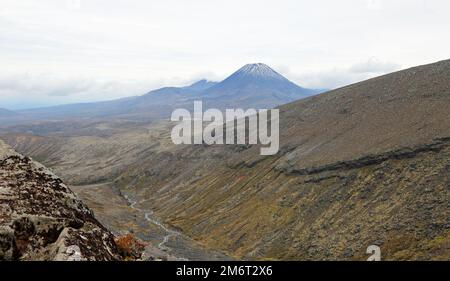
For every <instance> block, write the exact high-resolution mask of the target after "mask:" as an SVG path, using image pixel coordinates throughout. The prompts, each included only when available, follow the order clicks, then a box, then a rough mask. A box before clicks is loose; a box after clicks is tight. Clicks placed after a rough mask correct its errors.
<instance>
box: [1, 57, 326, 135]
mask: <svg viewBox="0 0 450 281" xmlns="http://www.w3.org/2000/svg"><path fill="white" fill-rule="evenodd" d="M318 92H320V91H318V90H311V89H305V88H301V87H299V86H297V85H296V84H294V83H292V82H291V81H289V80H287V79H286V78H284V77H283V76H281V75H280V74H278V73H277V72H275V71H274V70H273V69H271V68H270V67H268V66H267V65H264V64H261V63H259V64H248V65H245V66H244V67H242V68H241V69H239V70H238V71H236V72H235V73H233V74H232V75H231V76H230V77H228V78H227V79H225V80H224V81H222V82H220V83H216V82H209V81H206V80H200V81H198V82H196V83H194V84H192V85H189V86H186V87H165V88H161V89H157V90H154V91H151V92H149V93H147V94H145V95H142V96H135V97H128V98H123V99H118V100H111V101H104V102H95V103H80V104H69V105H61V106H53V107H47V108H37V109H29V110H20V111H19V113H20V114H19V115H15V116H14V115H4V116H2V114H1V111H0V118H1V119H0V121H1V122H0V127H7V126H9V125H17V124H27V125H29V124H30V123H33V122H35V123H38V124H39V123H42V122H44V121H45V122H49V121H50V122H51V123H53V125H55V124H54V123H55V121H67V120H74V119H77V120H78V121H80V119H81V120H84V121H88V122H89V121H91V122H92V120H102V121H105V120H111V119H112V118H115V119H121V120H135V121H136V120H137V121H155V120H160V119H164V118H169V117H170V115H171V113H172V111H173V110H174V109H176V108H188V109H189V108H192V107H193V103H194V100H199V99H202V100H204V102H205V103H206V104H208V105H210V106H214V107H217V108H220V109H224V108H228V107H230V106H236V105H239V107H242V108H250V107H252V108H254V107H257V108H272V107H274V106H277V105H281V104H285V103H287V102H291V101H294V100H298V99H300V98H304V97H307V96H310V95H313V94H316V93H318ZM2 117H3V118H2ZM63 123H64V122H63ZM44 124H45V125H48V124H46V123H44ZM64 124H66V123H64Z"/></svg>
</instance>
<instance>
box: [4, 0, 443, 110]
mask: <svg viewBox="0 0 450 281" xmlns="http://www.w3.org/2000/svg"><path fill="white" fill-rule="evenodd" d="M0 3H1V5H2V9H1V10H0V22H1V24H0V42H1V44H2V48H1V49H0V62H1V63H2V65H4V66H7V68H6V69H4V70H3V71H2V72H1V73H0V108H8V109H12V110H18V109H25V108H34V107H45V106H52V105H58V104H70V103H80V102H94V101H102V100H112V99H117V98H122V97H128V96H136V95H142V94H145V93H147V92H149V91H150V90H154V89H158V88H160V87H164V86H186V85H189V84H191V83H193V82H195V81H197V80H201V79H207V80H210V81H221V80H222V79H224V78H225V77H227V76H228V75H230V74H231V73H232V72H234V71H236V70H237V69H238V68H240V67H242V66H243V65H244V64H247V63H255V62H263V63H266V64H267V65H269V66H271V67H272V68H274V69H275V70H276V71H277V72H279V73H280V74H282V75H284V76H285V77H286V78H288V79H289V80H291V81H293V82H294V83H296V84H298V85H300V86H302V87H306V88H325V89H333V88H337V87H341V86H344V85H348V84H351V83H354V82H359V81H362V80H365V79H368V78H372V77H374V76H379V75H382V74H386V73H390V72H393V71H396V70H401V69H405V68H408V67H411V66H415V65H421V64H427V63H432V62H436V61H439V60H443V59H448V58H450V56H449V55H448V54H447V53H448V51H447V50H448V49H449V46H450V38H448V36H447V27H448V26H449V24H450V19H449V18H448V17H446V13H445V12H446V11H447V10H448V9H449V8H450V3H448V2H447V1H440V0H439V1H433V2H432V3H431V1H423V0H414V1H406V0H396V1H384V0H363V1H357V0H347V1H339V3H336V1H325V0H322V1H316V2H314V3H309V2H307V1H288V0H286V1H267V2H265V3H264V5H260V4H259V2H258V1H245V3H241V2H239V1H227V2H226V3H223V2H222V3H221V2H214V1H204V0H195V1H189V2H180V1H152V2H151V3H148V1H138V0H135V1H115V2H114V3H112V2H110V1H103V0H94V1H84V0H67V1H52V0H46V1H39V3H37V2H35V1H31V0H29V1H21V2H20V3H19V2H17V1H12V0H0ZM430 30H432V32H430ZM399 34H401V35H402V36H398V35H399Z"/></svg>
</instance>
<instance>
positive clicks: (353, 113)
mask: <svg viewBox="0 0 450 281" xmlns="http://www.w3.org/2000/svg"><path fill="white" fill-rule="evenodd" d="M449 105H450V61H444V62H439V63H436V64H432V65H427V66H421V67H417V68H412V69H409V70H405V71H401V72H398V73H393V74H390V75H387V76H383V77H379V78H375V79H371V80H369V81H365V82H362V83H358V84H355V85H351V86H348V87H345V88H342V89H338V90H336V91H332V92H328V93H325V94H322V95H319V96H314V97H311V98H307V99H304V100H301V101H298V102H295V103H292V104H289V105H286V106H283V107H281V108H280V109H281V113H280V114H281V115H280V122H281V124H280V132H281V136H280V142H281V150H280V153H279V154H278V155H275V156H272V157H262V156H260V155H259V148H258V147H257V146H241V147H236V146H212V147H207V146H186V147H178V148H176V149H175V150H172V151H170V152H167V153H166V154H164V155H160V157H152V158H144V159H140V160H139V161H138V162H137V163H138V164H137V165H132V166H130V167H129V169H128V171H127V172H125V173H123V175H122V176H121V177H120V178H118V180H117V184H118V186H119V187H121V188H122V189H124V190H127V191H129V192H134V193H138V194H139V195H140V198H145V199H147V201H146V204H147V206H148V207H149V208H152V209H153V210H154V211H155V213H156V214H157V215H158V216H160V217H162V218H164V219H165V221H166V222H167V223H169V224H170V225H173V226H176V227H177V228H179V229H182V230H183V232H184V233H187V234H188V235H190V236H191V237H195V238H196V239H198V240H200V241H202V242H203V243H206V244H207V245H209V246H210V247H219V248H220V249H222V250H226V251H228V252H229V253H231V254H233V255H235V256H236V257H239V258H252V259H253V258H269V259H271V258H274V259H361V258H363V257H364V255H365V250H366V248H367V247H368V246H369V245H372V244H378V245H379V246H381V249H382V253H383V256H384V258H385V259H448V254H449V250H448V249H449V243H450V240H449V231H450V225H449V224H448V221H450V214H449V206H450V193H449V188H450V182H449V173H448V172H449V154H448V153H449V148H448V137H450V111H449V110H448V107H449ZM169 167H170V168H169Z"/></svg>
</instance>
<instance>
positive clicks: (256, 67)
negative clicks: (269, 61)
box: [235, 63, 286, 80]
mask: <svg viewBox="0 0 450 281" xmlns="http://www.w3.org/2000/svg"><path fill="white" fill-rule="evenodd" d="M235 74H237V75H243V76H253V77H262V78H275V79H282V80H285V79H286V78H284V77H283V76H282V75H281V74H279V73H278V72H276V71H275V70H273V69H272V68H270V67H269V66H268V65H266V64H264V63H252V64H246V65H244V66H243V67H241V68H240V69H239V70H238V71H236V73H235Z"/></svg>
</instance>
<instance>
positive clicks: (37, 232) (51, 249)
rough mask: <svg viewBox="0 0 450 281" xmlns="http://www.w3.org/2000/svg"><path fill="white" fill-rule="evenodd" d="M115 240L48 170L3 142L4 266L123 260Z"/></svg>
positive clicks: (0, 238)
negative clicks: (11, 263) (10, 263)
mask: <svg viewBox="0 0 450 281" xmlns="http://www.w3.org/2000/svg"><path fill="white" fill-rule="evenodd" d="M119 259H121V257H120V255H119V252H118V250H117V246H116V244H115V242H114V237H113V235H112V234H111V233H110V232H109V231H108V230H107V229H106V228H104V227H103V226H102V225H101V224H100V223H99V222H98V221H97V220H96V219H95V218H94V215H93V213H92V211H91V210H89V209H88V208H87V207H86V206H85V205H84V204H83V203H82V202H81V201H80V200H79V199H78V198H77V197H76V196H75V194H74V193H73V192H72V191H71V190H70V189H69V188H68V187H67V186H66V185H64V183H63V182H62V180H61V179H60V178H58V177H57V176H55V175H54V174H53V173H51V172H50V171H49V170H48V169H46V168H45V167H44V166H42V165H40V164H38V163H36V162H34V161H33V160H31V159H30V158H28V157H24V156H22V155H20V154H17V153H16V152H14V151H13V150H12V149H10V148H9V147H7V146H6V145H5V144H4V143H3V142H1V141H0V260H60V261H61V260H62V261H66V260H119Z"/></svg>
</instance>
